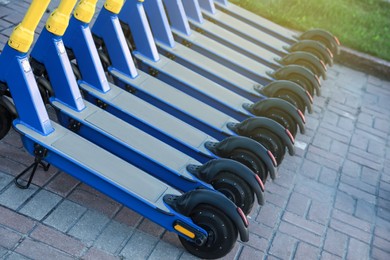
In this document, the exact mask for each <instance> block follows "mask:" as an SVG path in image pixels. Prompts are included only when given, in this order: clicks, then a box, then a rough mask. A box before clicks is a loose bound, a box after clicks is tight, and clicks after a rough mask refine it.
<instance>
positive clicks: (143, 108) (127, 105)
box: [79, 81, 214, 155]
mask: <svg viewBox="0 0 390 260" xmlns="http://www.w3.org/2000/svg"><path fill="white" fill-rule="evenodd" d="M79 86H80V87H81V88H82V89H83V90H85V91H87V92H88V93H89V94H90V95H92V96H93V97H95V98H97V99H99V100H102V101H103V102H104V103H106V104H108V105H110V106H113V107H115V109H118V110H120V111H121V112H123V113H125V114H126V115H129V116H131V117H132V118H134V120H137V121H140V122H141V123H142V124H146V125H148V126H151V127H153V128H154V129H156V130H157V131H159V132H161V133H163V134H164V135H168V136H170V137H172V138H173V139H175V140H178V141H179V142H181V143H183V144H185V145H186V146H189V147H191V148H192V149H193V150H196V151H198V152H201V153H204V154H206V155H209V154H210V152H209V151H208V150H207V149H206V148H205V147H204V145H203V144H204V143H205V142H207V141H214V139H213V138H211V137H210V136H208V135H207V134H205V133H204V132H202V131H199V130H198V129H197V128H195V127H192V126H190V125H189V124H186V123H184V122H183V121H181V120H178V119H177V118H176V117H174V116H172V115H170V114H168V113H166V112H164V111H162V110H161V109H158V108H157V107H155V106H153V105H151V104H149V103H148V102H146V101H144V100H142V99H140V98H138V97H137V96H135V95H132V94H130V93H129V92H127V91H125V90H123V89H121V88H119V87H118V86H116V85H114V84H110V90H109V91H107V92H105V93H103V92H101V91H98V90H97V89H95V88H93V87H91V86H89V85H88V84H85V83H83V82H82V81H81V82H79ZM131 123H132V124H133V125H134V124H136V123H134V121H132V122H131Z"/></svg>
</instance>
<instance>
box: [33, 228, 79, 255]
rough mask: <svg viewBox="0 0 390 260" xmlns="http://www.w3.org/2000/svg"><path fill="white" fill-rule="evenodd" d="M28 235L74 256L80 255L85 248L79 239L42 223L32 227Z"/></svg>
mask: <svg viewBox="0 0 390 260" xmlns="http://www.w3.org/2000/svg"><path fill="white" fill-rule="evenodd" d="M30 237H31V238H33V239H35V240H38V241H40V242H43V243H45V244H47V245H50V246H52V247H54V248H57V249H59V250H61V251H63V252H65V253H68V254H70V255H74V256H80V255H81V253H82V252H83V250H84V248H85V245H84V244H83V243H82V242H81V241H80V240H77V239H75V238H73V237H70V236H68V235H66V234H63V233H61V232H60V231H58V230H55V229H53V228H51V227H48V226H45V225H42V224H39V225H38V226H37V227H36V228H35V229H34V231H33V232H32V233H31V234H30Z"/></svg>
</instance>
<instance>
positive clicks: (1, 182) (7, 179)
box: [0, 171, 13, 191]
mask: <svg viewBox="0 0 390 260" xmlns="http://www.w3.org/2000/svg"><path fill="white" fill-rule="evenodd" d="M12 180H13V177H12V176H10V175H8V174H6V173H3V172H1V171H0V191H1V190H2V189H4V188H5V187H6V186H7V185H8V184H10V183H11V182H12Z"/></svg>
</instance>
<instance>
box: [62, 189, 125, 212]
mask: <svg viewBox="0 0 390 260" xmlns="http://www.w3.org/2000/svg"><path fill="white" fill-rule="evenodd" d="M68 199H69V200H71V201H73V202H76V203H78V204H80V205H82V206H84V207H86V208H89V209H92V210H96V211H98V212H101V213H103V214H105V215H106V216H108V217H112V216H114V215H115V213H116V212H117V211H118V210H119V208H120V204H119V203H117V202H115V203H112V201H108V200H105V199H103V198H101V197H98V196H95V195H94V194H91V193H89V192H87V191H83V190H80V189H76V190H74V191H73V192H72V193H71V194H70V195H69V196H68Z"/></svg>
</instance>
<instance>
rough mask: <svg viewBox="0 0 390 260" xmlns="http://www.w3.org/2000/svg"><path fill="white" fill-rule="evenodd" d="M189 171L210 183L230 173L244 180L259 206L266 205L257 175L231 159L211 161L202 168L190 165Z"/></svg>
mask: <svg viewBox="0 0 390 260" xmlns="http://www.w3.org/2000/svg"><path fill="white" fill-rule="evenodd" d="M187 170H188V171H189V172H190V173H192V174H193V175H195V176H196V177H198V178H199V179H200V180H202V181H204V182H206V183H210V182H212V181H213V180H214V179H215V178H216V177H217V176H218V175H219V174H220V173H223V172H229V173H232V174H234V175H236V176H238V177H240V178H241V179H243V180H244V181H245V182H246V183H247V184H248V185H249V186H250V187H251V189H252V191H253V192H254V193H255V194H256V197H257V202H258V203H259V205H264V194H263V192H264V184H263V182H262V181H261V180H260V178H258V177H257V175H256V174H255V173H254V172H253V171H252V170H251V169H249V168H248V167H246V166H245V165H243V164H242V163H239V162H237V161H233V160H230V159H222V158H221V159H215V160H210V161H208V162H207V163H205V164H203V165H202V166H197V165H194V164H190V165H188V166H187Z"/></svg>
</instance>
